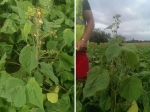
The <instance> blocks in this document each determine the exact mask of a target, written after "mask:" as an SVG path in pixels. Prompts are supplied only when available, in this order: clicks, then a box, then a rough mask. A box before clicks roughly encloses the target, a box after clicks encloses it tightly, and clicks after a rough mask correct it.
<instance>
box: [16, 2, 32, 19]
mask: <svg viewBox="0 0 150 112" xmlns="http://www.w3.org/2000/svg"><path fill="white" fill-rule="evenodd" d="M16 3H17V8H18V14H19V16H20V18H22V19H27V18H28V16H27V15H26V12H28V7H31V8H34V6H33V5H32V3H31V2H29V1H22V2H19V1H16Z"/></svg>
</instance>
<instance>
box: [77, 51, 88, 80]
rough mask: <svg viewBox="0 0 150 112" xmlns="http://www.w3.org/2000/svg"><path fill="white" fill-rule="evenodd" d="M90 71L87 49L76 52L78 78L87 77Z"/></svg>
mask: <svg viewBox="0 0 150 112" xmlns="http://www.w3.org/2000/svg"><path fill="white" fill-rule="evenodd" d="M88 70H89V61H88V57H87V55H86V49H85V50H83V51H77V52H76V77H77V78H82V77H87V74H88Z"/></svg>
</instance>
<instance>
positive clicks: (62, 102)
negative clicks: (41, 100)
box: [45, 94, 70, 112]
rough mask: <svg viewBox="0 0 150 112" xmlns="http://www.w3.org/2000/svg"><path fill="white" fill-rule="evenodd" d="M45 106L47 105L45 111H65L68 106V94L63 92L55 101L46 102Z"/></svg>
mask: <svg viewBox="0 0 150 112" xmlns="http://www.w3.org/2000/svg"><path fill="white" fill-rule="evenodd" d="M45 106H46V107H47V108H46V111H49V112H66V111H67V110H68V109H69V107H70V98H69V94H63V95H62V97H61V99H59V100H58V102H57V103H50V102H47V103H46V104H45Z"/></svg>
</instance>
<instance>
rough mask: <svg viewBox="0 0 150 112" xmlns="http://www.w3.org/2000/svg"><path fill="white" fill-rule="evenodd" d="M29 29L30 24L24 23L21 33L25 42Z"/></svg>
mask: <svg viewBox="0 0 150 112" xmlns="http://www.w3.org/2000/svg"><path fill="white" fill-rule="evenodd" d="M30 30H31V24H29V23H25V25H24V28H23V31H22V35H23V37H24V38H25V40H26V42H27V39H28V34H29V33H30Z"/></svg>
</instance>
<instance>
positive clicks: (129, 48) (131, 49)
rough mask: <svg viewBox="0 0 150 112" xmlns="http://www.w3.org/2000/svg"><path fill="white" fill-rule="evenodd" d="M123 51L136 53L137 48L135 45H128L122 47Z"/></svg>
mask: <svg viewBox="0 0 150 112" xmlns="http://www.w3.org/2000/svg"><path fill="white" fill-rule="evenodd" d="M122 49H123V50H124V51H128V52H136V51H137V48H136V46H135V45H134V44H126V45H124V46H123V47H122Z"/></svg>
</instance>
